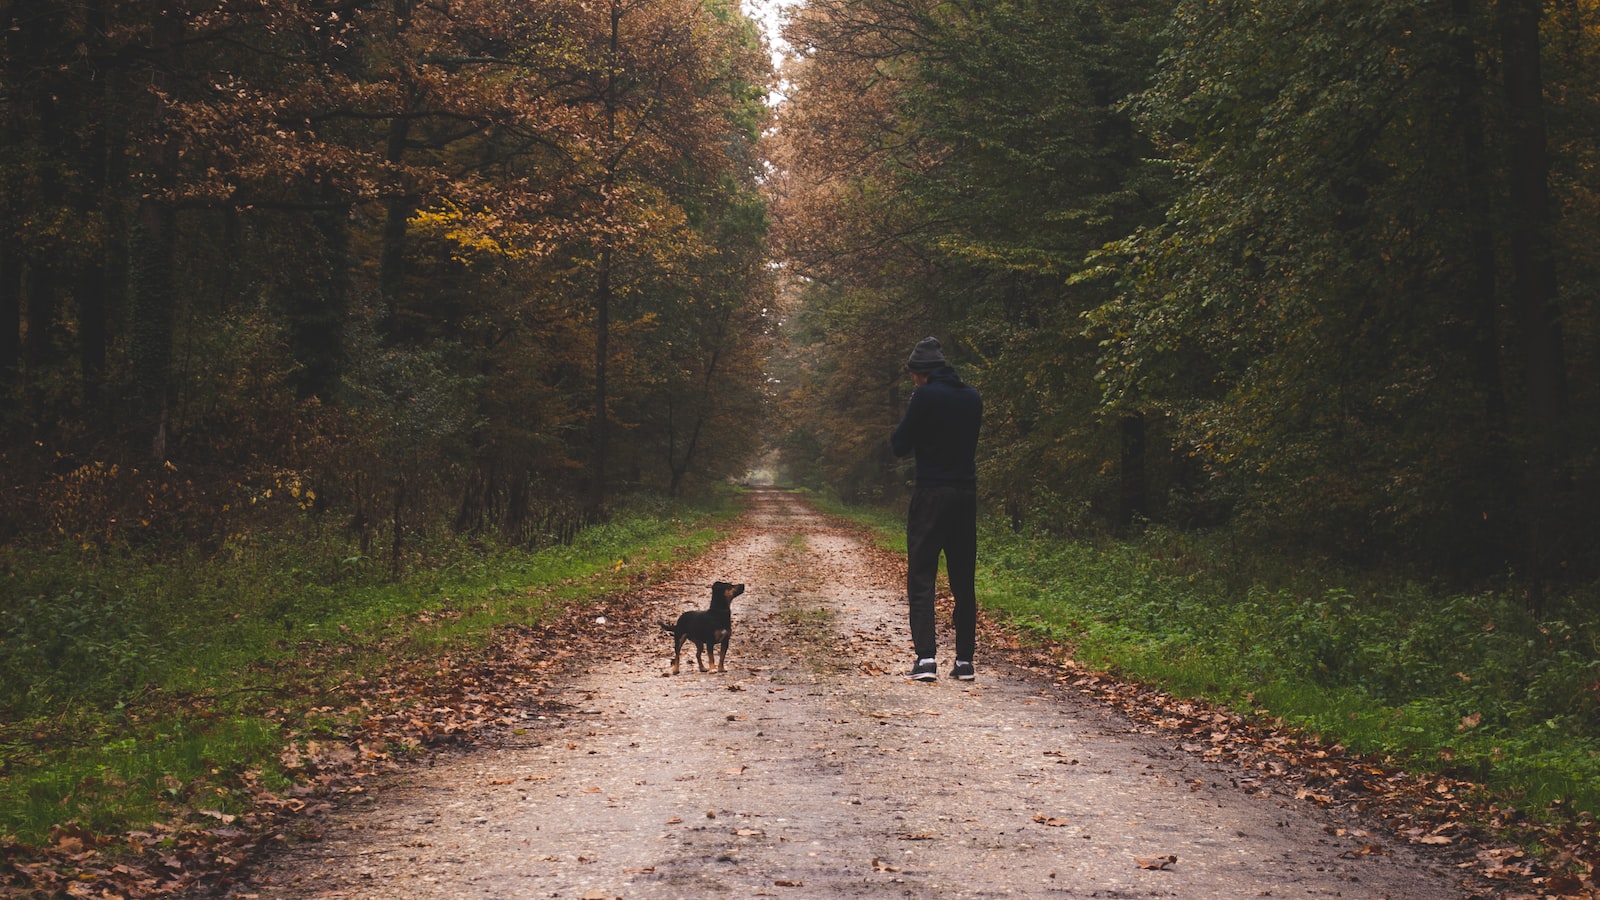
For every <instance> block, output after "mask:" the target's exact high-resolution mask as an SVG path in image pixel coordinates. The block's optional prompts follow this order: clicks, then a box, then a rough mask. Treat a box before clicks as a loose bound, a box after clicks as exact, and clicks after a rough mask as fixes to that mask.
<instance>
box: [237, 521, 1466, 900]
mask: <svg viewBox="0 0 1600 900" xmlns="http://www.w3.org/2000/svg"><path fill="white" fill-rule="evenodd" d="M748 523H749V525H750V526H751V527H749V528H747V529H746V530H744V531H743V532H742V533H741V536H740V537H739V538H738V539H736V540H734V541H731V542H729V543H727V544H724V545H723V546H722V548H721V549H720V550H718V551H717V552H715V553H713V554H712V555H711V556H709V557H708V558H706V559H704V560H702V561H700V562H698V563H696V564H695V565H694V566H692V567H691V568H690V570H688V571H686V572H685V573H684V575H683V576H682V578H683V580H682V582H681V583H678V584H673V585H667V586H663V587H662V588H661V589H660V591H659V616H658V618H661V619H666V618H669V617H671V616H675V615H676V613H677V612H678V611H679V610H681V609H684V608H688V607H690V606H703V605H704V604H705V596H706V595H707V594H708V593H709V585H710V583H711V581H712V580H714V579H717V578H722V579H726V580H730V581H738V582H744V583H745V584H746V585H748V588H747V591H746V593H745V594H744V596H743V597H740V598H739V599H738V600H736V601H735V602H734V622H735V626H734V629H735V630H734V636H733V642H732V645H731V649H730V650H729V652H728V661H729V670H728V672H727V673H725V674H701V673H697V672H692V671H691V670H690V667H688V666H686V667H685V671H684V673H683V674H682V675H679V676H676V677H667V676H665V675H664V674H663V673H664V672H665V671H666V669H667V662H668V659H669V657H670V639H669V638H668V637H667V636H666V635H665V634H663V633H661V632H660V631H656V630H653V629H651V630H647V629H644V628H636V627H631V626H630V628H629V629H628V631H629V633H618V634H616V636H615V637H616V639H615V640H614V641H609V642H607V646H604V647H598V648H596V654H597V655H596V656H595V657H594V658H592V659H591V660H590V661H589V666H588V669H587V671H586V672H584V671H577V672H573V673H571V675H570V679H569V680H568V681H567V682H566V683H565V684H564V685H558V686H555V687H553V688H549V689H547V697H546V699H547V700H548V701H552V702H547V703H545V704H543V705H542V706H541V708H542V709H546V710H555V709H564V710H565V712H564V714H559V715H558V714H555V713H553V712H552V713H551V717H550V718H548V719H545V720H544V721H542V722H540V721H538V720H537V719H535V720H531V722H530V727H528V728H526V729H519V730H518V731H519V732H520V733H516V734H508V735H506V736H505V738H504V739H503V740H500V741H497V742H494V745H493V746H491V747H489V748H487V749H482V750H478V751H475V752H470V753H462V754H457V755H449V756H443V757H440V758H438V759H437V760H436V763H435V764H434V765H432V766H430V767H427V768H422V767H418V768H416V769H415V770H412V771H409V772H407V773H406V774H404V775H402V776H400V777H398V778H396V779H394V780H392V781H391V782H390V783H388V784H387V785H385V786H383V787H382V788H381V789H378V790H375V791H372V792H371V794H370V795H369V797H368V798H367V799H366V800H363V801H360V802H358V803H356V804H354V805H352V806H350V807H348V808H346V809H344V810H342V811H341V812H339V813H337V814H336V815H335V816H334V818H333V819H332V821H330V822H329V823H328V825H327V828H326V829H325V835H326V837H325V839H324V840H322V841H320V842H317V843H315V844H308V845H302V846H301V847H298V848H291V849H289V850H286V851H284V852H283V853H281V854H279V855H278V856H277V857H276V858H275V859H273V860H270V861H269V862H268V863H267V864H266V866H265V867H264V868H263V869H261V870H260V871H259V872H258V873H257V876H256V878H254V879H253V882H254V883H253V884H252V885H251V886H250V887H249V889H248V890H247V891H246V892H242V893H241V894H240V896H260V897H308V896H337V897H374V898H376V897H386V898H387V897H451V898H466V897H530V898H531V897H559V898H601V897H605V898H610V897H623V898H630V900H632V898H675V897H685V898H698V897H734V898H744V897H762V896H773V897H792V898H803V897H918V898H922V897H995V896H1014V897H1107V898H1110V897H1182V898H1189V900H1197V898H1238V897H1279V898H1281V897H1345V898H1351V897H1365V898H1380V897H1390V898H1407V900H1429V898H1446V897H1460V896H1462V891H1461V889H1459V888H1458V887H1457V885H1456V877H1455V875H1454V873H1453V872H1452V871H1450V870H1449V869H1448V868H1447V867H1446V866H1445V864H1443V863H1440V862H1433V861H1429V860H1426V859H1424V858H1421V857H1419V856H1417V855H1413V853H1412V852H1411V851H1410V850H1409V849H1408V848H1406V847H1403V846H1390V847H1386V848H1385V850H1386V851H1387V852H1386V853H1385V854H1374V853H1370V852H1365V851H1364V847H1365V848H1366V849H1367V850H1370V847H1367V846H1366V845H1369V844H1370V843H1371V842H1372V841H1373V840H1374V839H1372V838H1361V837H1353V836H1339V832H1338V830H1337V829H1336V828H1335V824H1334V823H1333V822H1332V821H1331V820H1328V819H1326V818H1325V815H1326V814H1325V813H1324V812H1323V811H1321V810H1319V809H1317V808H1315V807H1313V806H1311V805H1309V804H1305V803H1301V802H1298V801H1296V800H1294V798H1293V792H1292V790H1290V789H1288V788H1284V787H1276V788H1275V787H1274V786H1273V785H1271V784H1263V783H1260V782H1259V781H1257V782H1255V783H1253V784H1251V783H1249V782H1245V786H1244V787H1241V786H1238V785H1239V784H1240V783H1241V782H1244V778H1243V776H1242V774H1241V772H1240V771H1238V770H1237V769H1229V768H1227V767H1225V766H1222V765H1218V764H1213V763H1208V762H1205V761H1203V760H1201V759H1199V758H1198V757H1196V756H1193V755H1191V754H1188V753H1185V752H1182V751H1181V750H1179V749H1178V748H1177V745H1176V742H1175V741H1174V740H1173V739H1172V738H1170V737H1166V738H1163V737H1161V736H1159V735H1151V734H1147V733H1144V731H1143V730H1142V729H1140V728H1139V727H1137V726H1135V725H1134V724H1132V723H1131V722H1129V721H1128V720H1127V719H1125V718H1123V717H1122V716H1121V715H1119V714H1117V713H1115V712H1112V711H1109V710H1108V709H1106V708H1104V707H1102V706H1099V705H1097V704H1094V703H1092V702H1090V701H1087V700H1084V699H1082V698H1081V697H1079V696H1078V695H1076V694H1074V693H1069V692H1065V691H1063V690H1061V689H1060V688H1059V687H1058V686H1056V683H1055V681H1054V680H1053V679H1047V678H1043V677H1041V676H1040V675H1039V674H1037V673H1034V672H1031V671H1029V670H1028V669H1026V668H1025V667H1022V666H1018V665H1016V664H1014V663H1013V662H1011V661H1008V659H1007V658H1006V654H1003V653H999V652H996V651H993V650H990V651H988V652H987V654H986V653H985V648H983V647H982V646H980V654H979V659H978V680H977V681H976V682H974V683H970V684H967V683H960V682H956V681H954V680H952V679H950V678H948V677H947V676H948V666H949V660H948V659H943V660H941V666H942V671H941V678H940V680H939V681H938V682H937V683H935V684H921V683H916V682H912V681H910V680H909V679H907V678H905V677H904V675H905V672H906V671H907V670H908V669H909V663H910V659H909V655H910V650H909V638H908V635H907V631H906V627H905V622H904V612H903V609H904V607H903V600H902V599H901V596H902V586H901V579H902V577H903V576H902V570H901V569H899V568H898V567H897V566H894V565H890V564H886V562H885V560H884V557H883V556H882V554H879V553H874V552H870V551H868V550H867V549H865V548H864V547H862V546H861V545H860V544H859V543H858V542H857V541H856V539H855V538H854V537H853V536H852V535H851V534H850V533H849V532H847V531H843V530H839V529H836V528H833V527H830V526H829V525H828V523H827V522H826V521H825V520H824V519H822V518H821V517H819V516H817V515H816V514H815V513H813V512H812V511H811V510H810V509H809V508H808V507H806V506H805V505H804V504H803V502H802V501H800V500H799V499H798V498H796V497H794V496H792V495H789V494H786V493H782V492H762V493H759V494H757V495H756V498H755V500H754V501H753V503H752V507H751V511H750V513H749V514H748ZM943 624H944V623H941V626H943ZM618 631H621V629H618ZM941 645H942V646H943V647H946V648H948V647H949V646H951V642H950V638H949V636H948V635H941ZM563 704H564V705H563ZM1340 824H1344V823H1340ZM1166 857H1175V858H1176V861H1175V862H1169V863H1167V864H1166V865H1165V867H1164V868H1154V867H1153V866H1156V865H1157V863H1156V862H1155V860H1158V859H1162V858H1166ZM1141 861H1143V865H1141ZM1145 866H1151V868H1147V867H1145Z"/></svg>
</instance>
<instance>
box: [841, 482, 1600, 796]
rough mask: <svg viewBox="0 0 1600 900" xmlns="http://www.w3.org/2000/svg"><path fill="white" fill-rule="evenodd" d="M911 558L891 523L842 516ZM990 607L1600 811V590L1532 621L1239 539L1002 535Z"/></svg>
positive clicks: (1479, 599)
mask: <svg viewBox="0 0 1600 900" xmlns="http://www.w3.org/2000/svg"><path fill="white" fill-rule="evenodd" d="M833 511H835V512H842V513H845V514H847V515H849V516H850V517H851V518H853V519H855V520H856V521H858V522H861V523H863V524H866V525H868V526H870V527H872V528H873V530H874V531H875V533H876V534H877V535H878V540H879V542H880V543H881V544H882V545H883V546H885V547H888V548H890V549H897V550H903V549H904V536H903V525H902V523H901V521H900V519H899V517H898V516H897V515H894V514H886V513H884V512H882V511H876V510H873V511H853V510H843V509H840V508H836V509H834V510H833ZM980 546H981V549H980V551H979V579H980V583H979V592H980V598H981V602H982V604H983V606H984V608H985V610H987V611H988V612H989V613H990V614H992V615H999V616H1000V617H1002V618H1004V619H1006V620H1007V621H1008V622H1009V623H1010V624H1011V625H1013V626H1014V627H1017V628H1018V629H1020V630H1021V631H1023V632H1024V633H1027V634H1032V635H1035V636H1037V637H1038V638H1040V639H1041V640H1046V641H1050V642H1054V643H1058V644H1062V645H1065V646H1066V647H1068V648H1070V650H1071V652H1072V653H1073V656H1074V658H1075V659H1076V660H1077V661H1078V662H1080V663H1082V664H1084V665H1086V666H1089V667H1093V668H1097V669H1101V670H1105V671H1110V672H1114V673H1117V674H1119V675H1121V676H1124V677H1128V678H1133V679H1137V680H1140V681H1145V682H1149V683H1152V684H1154V685H1156V686H1159V687H1161V688H1163V689H1165V690H1167V691H1169V692H1171V693H1173V694H1176V695H1178V696H1184V697H1197V698H1204V699H1207V700H1210V701H1213V702H1218V703H1221V704H1224V705H1226V706H1229V707H1231V708H1233V709H1235V710H1238V711H1240V712H1244V713H1246V714H1250V715H1253V716H1256V717H1258V718H1260V719H1263V720H1269V721H1273V722H1281V723H1282V724H1284V725H1286V726H1288V727H1291V728H1294V729H1298V730H1301V731H1303V732H1306V733H1310V734H1315V735H1317V736H1320V737H1321V738H1322V739H1323V740H1326V741H1330V742H1337V743H1341V744H1343V745H1344V746H1345V747H1347V748H1349V749H1350V750H1351V751H1353V752H1356V753H1361V754H1376V755H1380V756H1384V757H1387V758H1389V759H1390V760H1391V761H1393V762H1394V763H1396V764H1398V765H1402V766H1404V767H1407V768H1410V769H1412V770H1414V771H1425V772H1440V773H1444V774H1449V775H1452V776H1455V777H1459V778H1463V779H1465V780H1470V781H1473V782H1476V783H1479V784H1483V785H1485V787H1486V788H1487V789H1488V790H1489V791H1490V792H1491V793H1492V794H1493V796H1494V798H1495V799H1496V800H1498V801H1499V802H1502V803H1509V804H1513V805H1515V806H1517V807H1519V808H1522V809H1524V810H1525V811H1529V812H1537V811H1539V810H1554V811H1566V812H1568V813H1574V814H1578V815H1580V816H1594V815H1596V814H1600V603H1597V602H1596V601H1597V599H1600V598H1597V597H1596V596H1595V593H1596V590H1595V588H1593V587H1591V588H1589V589H1588V590H1587V591H1580V592H1576V593H1574V594H1573V595H1571V596H1569V597H1567V598H1565V599H1564V600H1563V601H1561V602H1560V603H1555V604H1551V605H1550V606H1549V608H1548V611H1547V613H1546V614H1545V615H1543V616H1539V617H1534V616H1532V615H1530V614H1529V613H1528V611H1527V610H1526V608H1525V606H1524V604H1523V603H1522V601H1521V599H1520V597H1518V596H1517V595H1516V594H1515V592H1514V591H1513V590H1511V589H1509V588H1508V589H1504V590H1498V591H1487V592H1483V593H1476V594H1459V593H1451V592H1447V591H1441V590H1437V589H1434V588H1431V587H1430V586H1427V585H1419V584H1414V583H1408V582H1404V581H1396V580H1383V579H1377V578H1374V577H1372V576H1368V575H1364V574H1362V573H1352V572H1342V571H1335V570H1332V569H1330V568H1328V567H1325V566H1322V567H1319V566H1300V565H1295V564H1291V563H1290V562H1288V561H1275V560H1268V559H1262V558H1260V557H1257V556H1253V555H1252V554H1251V553H1250V552H1249V551H1248V550H1243V549H1240V548H1238V547H1236V546H1233V545H1232V544H1230V543H1229V541H1228V540H1227V538H1226V536H1211V537H1204V536H1202V537H1196V536H1194V535H1175V534H1166V533H1155V534H1152V535H1150V536H1148V537H1146V538H1145V539H1143V540H1141V541H1139V542H1134V543H1126V542H1110V541H1106V542H1100V543H1087V542H1075V541H1067V540H1063V539H1060V538H1054V537H1050V536H1041V535H1017V534H1012V533H1011V532H1009V531H1008V530H1006V529H1003V528H1001V527H998V525H997V524H996V525H995V526H994V527H986V528H985V529H984V532H983V534H982V535H981V536H980Z"/></svg>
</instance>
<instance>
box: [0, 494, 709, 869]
mask: <svg viewBox="0 0 1600 900" xmlns="http://www.w3.org/2000/svg"><path fill="white" fill-rule="evenodd" d="M731 512H732V510H731V508H730V506H729V505H723V506H720V507H716V508H711V507H707V508H702V509H677V510H667V509H661V508H657V509H641V510H637V511H634V512H631V513H628V514H623V515H618V516H616V517H615V518H614V519H613V521H612V522H611V523H609V524H606V525H602V526H596V527H593V528H590V529H587V530H585V531H583V532H581V533H579V534H578V535H577V537H576V539H575V540H574V541H573V542H572V543H571V544H570V545H566V546H553V547H547V548H544V549H539V550H534V551H529V550H520V549H512V548H507V547H504V546H499V545H494V544H492V543H485V542H479V541H468V540H458V539H437V538H436V539H434V540H432V541H431V542H430V543H428V544H427V545H425V549H423V550H421V551H419V552H418V553H417V554H416V555H415V557H414V558H413V559H412V560H411V565H410V566H409V568H408V573H409V574H407V575H405V576H404V577H402V578H399V579H394V578H391V577H390V568H389V563H388V561H387V560H382V561H374V560H370V559H366V558H363V557H360V556H358V555H353V554H352V552H351V551H350V549H349V546H348V542H347V541H346V540H344V539H342V538H334V539H322V538H317V537H314V536H313V537H309V538H308V537H286V536H283V535H279V536H278V537H276V538H270V537H261V536H257V537H255V538H254V539H252V540H251V541H249V542H244V541H239V542H235V543H234V544H231V545H227V546H224V547H223V548H221V550H220V551H216V552H211V553H208V554H202V553H201V552H199V551H198V550H193V549H190V550H184V551H180V552H176V553H168V554H166V555H158V554H155V553H153V552H152V551H151V550H150V549H149V548H134V547H115V548H110V549H86V548H82V547H65V548H62V547H37V546H35V547H16V546H13V547H7V548H0V842H4V841H7V840H15V841H17V842H20V843H23V844H36V843H38V842H41V841H44V840H47V839H48V837H49V835H50V831H51V829H52V827H59V826H62V825H65V824H67V823H71V825H72V826H73V827H77V828H87V829H90V830H92V831H94V832H97V833H115V832H119V831H123V830H127V829H131V828H139V827H143V826H144V825H146V824H147V823H150V822H153V821H156V820H158V819H160V818H161V817H162V816H164V815H170V814H173V813H174V812H178V813H182V812H183V811H185V810H212V811H216V812H218V813H219V814H225V813H227V812H228V811H229V810H230V808H232V807H237V806H240V805H242V804H244V803H245V802H247V797H248V792H247V791H245V790H243V787H244V785H242V784H241V777H245V778H247V779H259V780H262V781H264V782H267V783H271V782H274V781H275V780H277V781H281V778H282V775H281V772H280V770H279V767H278V757H279V754H280V752H281V751H282V750H283V748H284V745H285V742H286V740H287V737H288V735H286V734H285V733H284V732H285V731H287V730H292V731H294V732H297V733H299V734H315V733H317V732H318V730H319V729H321V730H327V731H332V730H335V729H336V727H337V723H334V722H325V721H322V718H323V717H326V715H327V714H328V713H327V709H326V708H325V707H319V706H318V705H317V702H318V701H317V699H316V698H317V697H319V696H322V695H324V694H326V693H327V692H328V691H330V690H334V689H336V688H337V687H338V686H339V685H341V684H348V683H353V682H359V681H360V680H362V679H364V678H367V677H369V676H372V675H374V674H375V673H378V672H382V671H391V670H392V669H393V667H395V666H406V665H424V664H428V663H430V662H431V661H433V660H435V659H437V658H439V657H440V656H441V655H445V654H449V653H452V652H458V651H463V650H470V649H472V648H478V647H482V646H483V645H484V644H485V643H486V642H487V640H488V637H489V635H490V634H491V633H492V631H493V629H495V628H496V627H498V626H502V625H506V624H511V623H527V624H537V623H540V622H542V621H547V620H549V619H551V618H553V617H555V616H556V615H558V614H559V613H560V612H562V611H564V610H566V609H568V608H570V607H572V606H574V605H581V604H584V603H587V602H590V601H592V600H594V599H595V598H597V597H600V596H603V595H605V594H607V593H610V592H615V591H617V590H620V589H622V588H624V587H626V586H628V585H630V584H634V583H638V582H639V581H640V580H641V579H644V578H647V577H651V576H652V575H653V574H656V573H659V572H660V571H662V570H663V569H664V568H666V567H668V566H671V565H672V564H674V563H675V562H677V561H680V560H682V559H685V558H689V557H692V556H694V555H698V554H699V553H700V552H702V551H703V550H704V549H705V547H706V546H707V545H709V544H710V543H711V542H712V541H713V540H715V539H716V538H717V537H718V536H719V534H720V531H719V528H720V527H721V525H723V524H725V520H726V518H727V517H728V516H729V515H730V514H731ZM419 546H424V545H420V544H419Z"/></svg>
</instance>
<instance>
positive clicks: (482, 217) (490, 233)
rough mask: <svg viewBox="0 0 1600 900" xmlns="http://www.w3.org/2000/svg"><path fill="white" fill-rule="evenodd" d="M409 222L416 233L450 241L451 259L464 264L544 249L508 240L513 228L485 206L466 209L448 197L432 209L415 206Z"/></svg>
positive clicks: (531, 244) (535, 245)
mask: <svg viewBox="0 0 1600 900" xmlns="http://www.w3.org/2000/svg"><path fill="white" fill-rule="evenodd" d="M409 224H410V225H411V227H412V228H413V229H415V230H416V231H417V233H418V234H419V235H429V236H432V237H434V238H437V239H441V240H443V241H445V242H447V243H449V244H451V245H453V246H454V248H455V250H454V252H452V253H451V254H450V257H451V259H453V260H455V261H456V262H459V263H463V264H467V265H470V264H472V263H473V262H474V261H477V260H479V259H483V258H500V259H523V258H525V257H529V256H535V255H540V254H542V253H543V252H544V251H545V249H546V248H545V247H544V245H543V244H542V243H540V242H536V241H532V242H529V243H528V244H527V245H526V246H518V245H516V244H514V243H512V241H511V240H510V238H511V237H513V236H514V232H513V229H511V228H510V227H508V225H507V224H506V222H505V220H503V219H502V218H501V217H500V216H499V215H498V214H496V213H494V212H491V211H489V210H487V209H476V210H469V209H466V208H464V207H462V206H460V205H458V204H456V203H454V202H453V201H449V200H446V201H443V202H442V203H441V204H440V205H438V206H437V207H434V208H432V209H423V210H418V211H417V212H416V213H415V214H414V215H413V216H412V217H411V220H410V222H409Z"/></svg>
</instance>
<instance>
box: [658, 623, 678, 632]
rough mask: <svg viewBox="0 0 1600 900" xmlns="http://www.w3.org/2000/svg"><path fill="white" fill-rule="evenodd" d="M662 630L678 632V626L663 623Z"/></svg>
mask: <svg viewBox="0 0 1600 900" xmlns="http://www.w3.org/2000/svg"><path fill="white" fill-rule="evenodd" d="M661 630H662V631H677V630H678V626H676V625H674V624H672V623H671V622H662V623H661Z"/></svg>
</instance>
